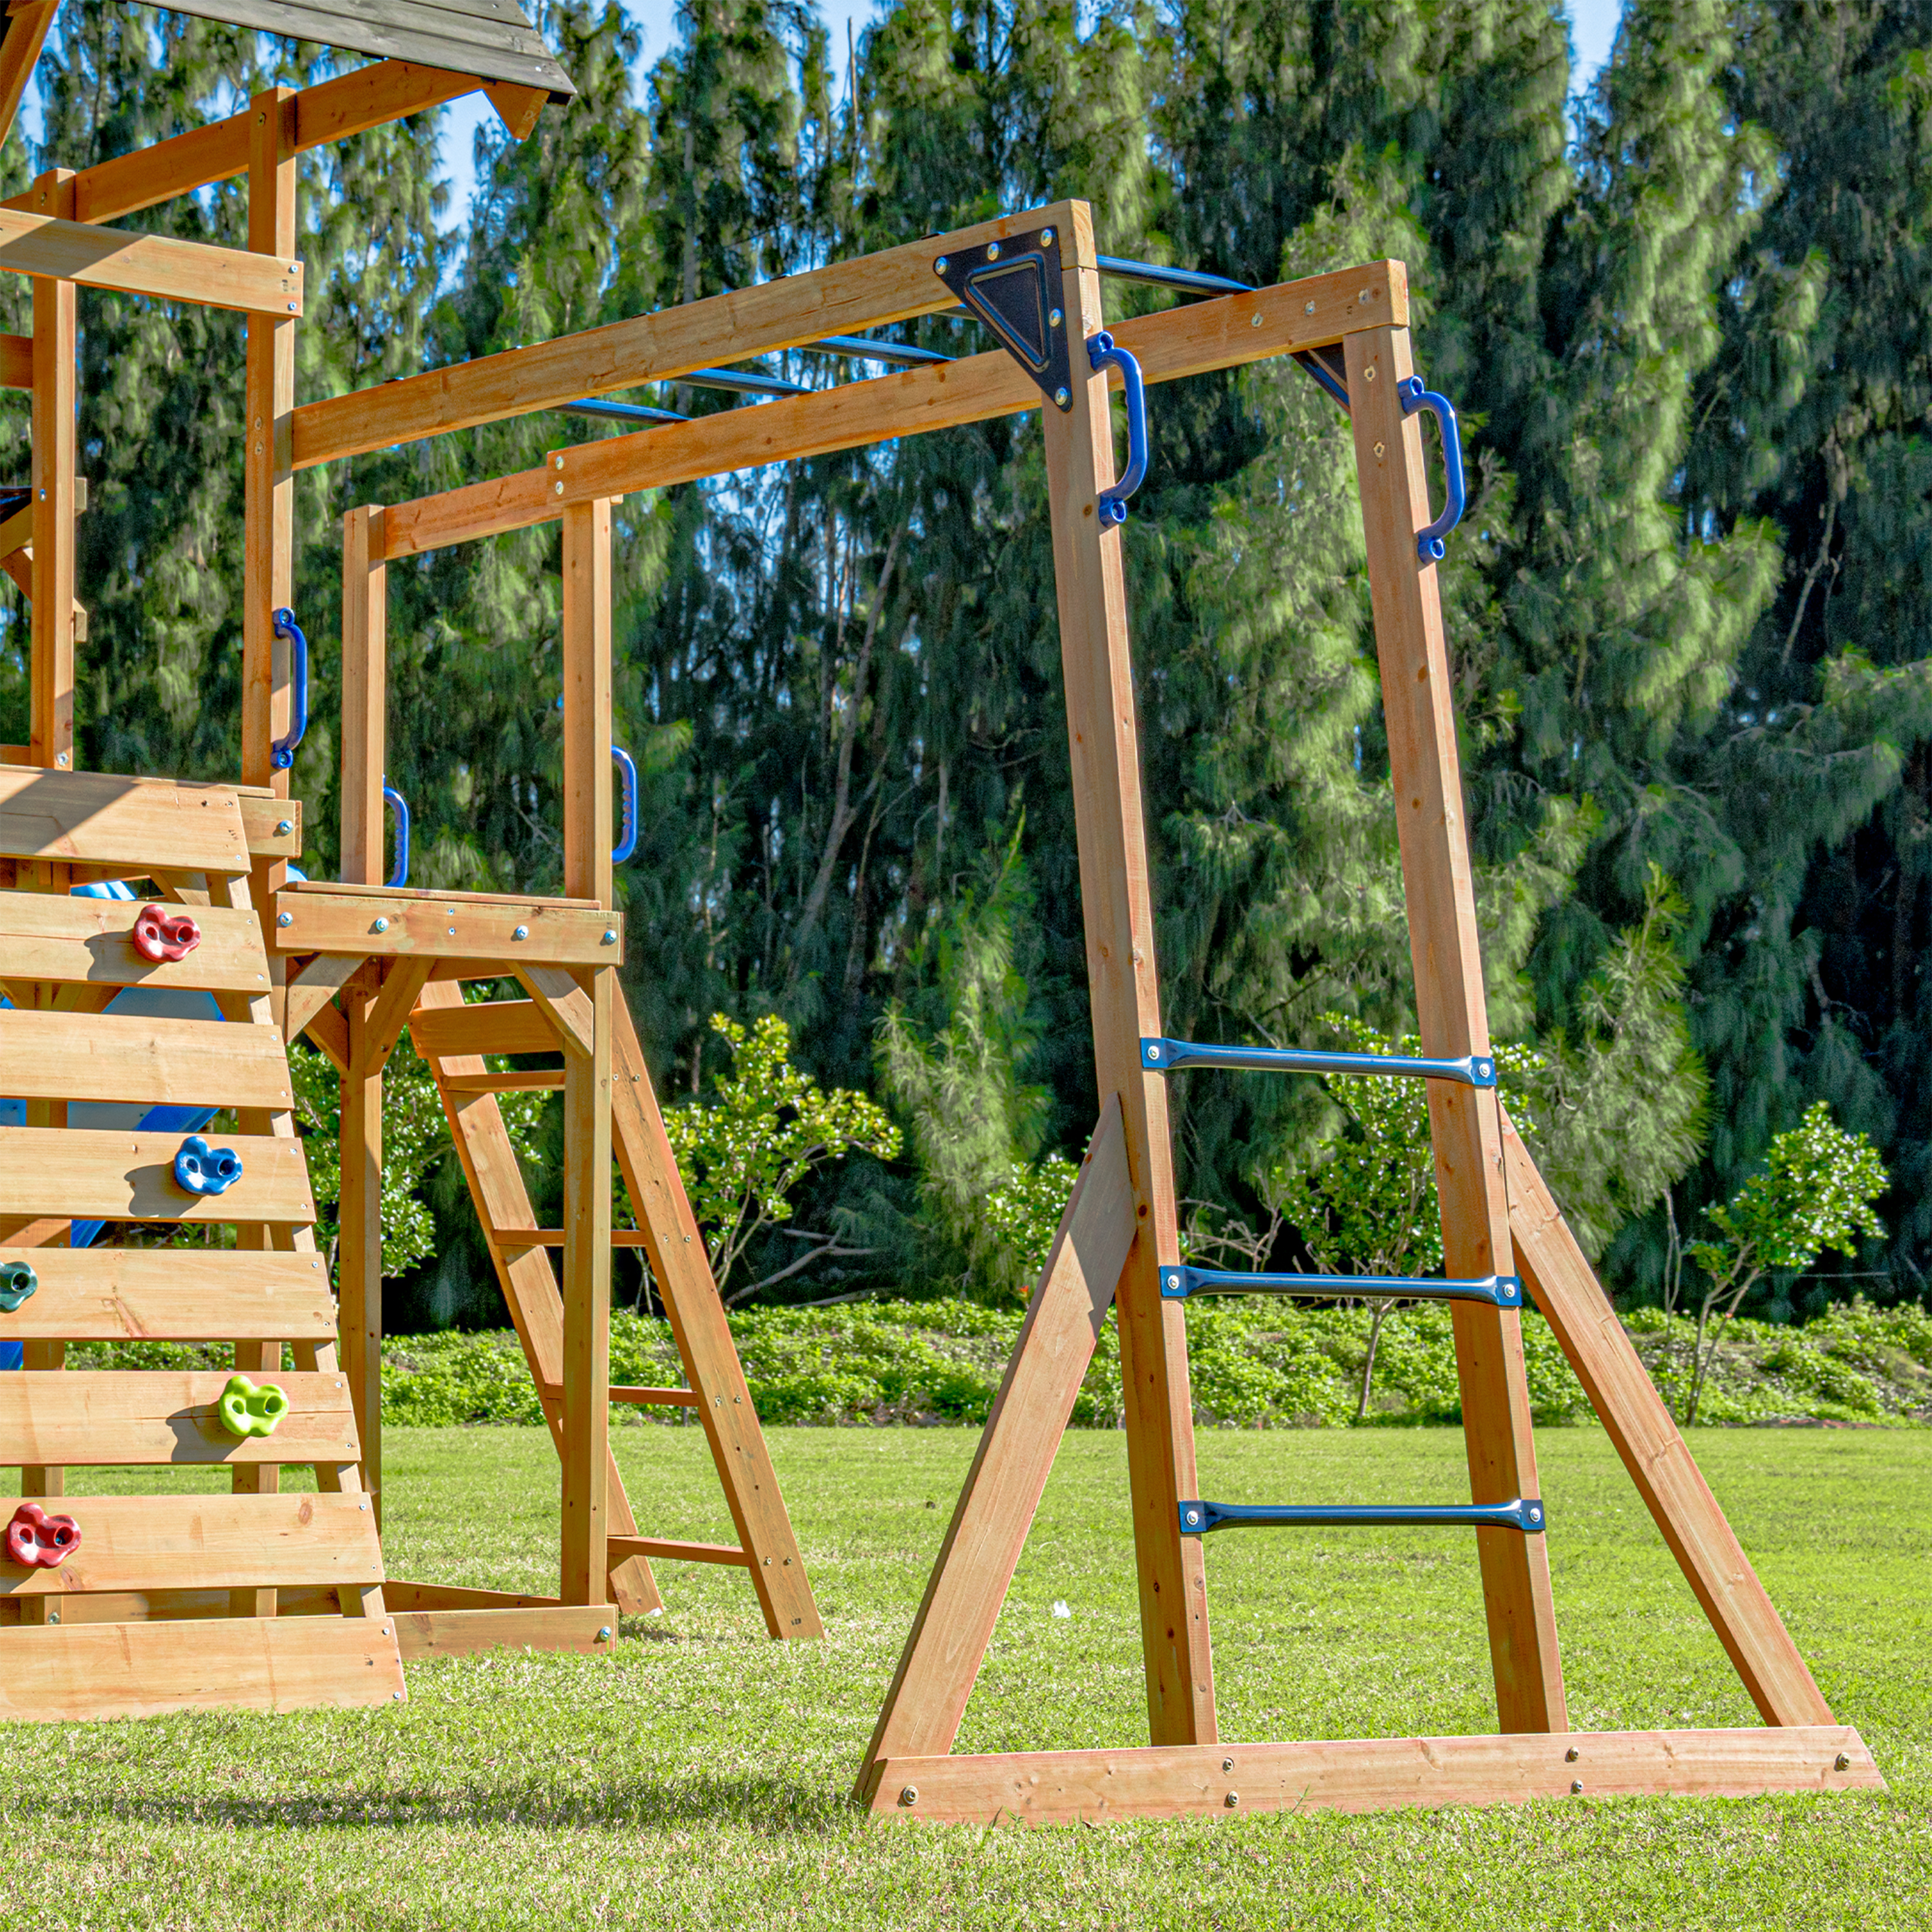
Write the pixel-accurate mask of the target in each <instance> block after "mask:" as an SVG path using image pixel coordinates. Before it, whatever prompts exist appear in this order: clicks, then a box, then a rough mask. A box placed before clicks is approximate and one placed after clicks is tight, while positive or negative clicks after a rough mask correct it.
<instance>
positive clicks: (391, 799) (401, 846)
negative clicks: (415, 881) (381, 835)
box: [383, 778, 410, 886]
mask: <svg viewBox="0 0 1932 1932" xmlns="http://www.w3.org/2000/svg"><path fill="white" fill-rule="evenodd" d="M383 802H384V803H385V804H386V805H394V806H395V808H396V869H395V871H393V872H392V873H391V874H389V878H388V879H387V880H386V881H385V883H387V884H389V885H392V886H406V885H407V884H408V883H409V882H410V807H409V801H408V800H407V799H405V798H404V796H403V795H402V793H401V792H399V791H398V790H397V789H396V788H395V786H394V785H392V784H390V783H389V781H388V779H386V778H385V779H384V780H383Z"/></svg>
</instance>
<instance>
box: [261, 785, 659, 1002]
mask: <svg viewBox="0 0 1932 1932" xmlns="http://www.w3.org/2000/svg"><path fill="white" fill-rule="evenodd" d="M376 790H377V800H378V802H380V799H381V796H382V788H381V786H380V784H378V785H377V788H376ZM374 823H376V825H377V826H378V828H380V826H381V823H382V820H381V816H380V814H377V816H376V817H375V820H374ZM275 912H276V916H277V918H278V919H281V918H283V917H284V916H286V917H287V921H288V923H287V925H286V926H281V925H278V926H277V927H276V929H275V944H276V947H277V948H278V950H280V951H281V952H284V953H356V954H359V955H363V956H371V957H373V956H378V955H380V956H384V957H389V956H398V955H402V956H407V955H410V954H417V953H420V954H422V955H425V956H428V957H430V958H433V959H497V960H502V961H505V962H511V961H521V960H525V959H528V960H532V961H535V962H540V963H541V964H543V965H552V966H556V965H563V966H593V967H594V966H614V965H619V964H621V963H622V959H623V950H624V948H623V932H624V922H623V918H622V914H620V913H607V912H604V911H603V910H600V909H598V908H597V907H590V908H588V909H580V908H578V907H571V906H559V905H557V904H555V903H554V902H551V901H544V900H541V899H518V898H502V897H496V898H488V899H487V900H485V901H484V902H483V903H481V904H477V903H475V902H474V901H470V900H468V899H466V898H458V897H457V896H456V895H453V894H444V895H440V896H439V895H434V894H428V893H425V894H422V895H414V894H411V895H407V896H405V895H404V894H403V893H401V892H367V891H358V890H356V889H354V888H353V887H346V886H336V887H323V888H320V889H317V888H316V887H314V886H309V885H305V884H303V883H300V882H298V883H296V884H295V885H293V886H287V887H285V888H284V889H283V890H282V891H281V892H278V893H277V894H276V895H275ZM378 919H383V920H385V921H386V922H387V924H386V929H385V930H384V931H383V932H377V930H376V922H377V920H378ZM519 928H521V929H523V938H521V939H518V938H516V937H515V935H516V933H517V929H519ZM606 932H616V935H617V938H616V941H615V942H614V943H613V944H610V945H608V946H607V945H605V944H604V934H605V933H606ZM499 970H506V969H499Z"/></svg>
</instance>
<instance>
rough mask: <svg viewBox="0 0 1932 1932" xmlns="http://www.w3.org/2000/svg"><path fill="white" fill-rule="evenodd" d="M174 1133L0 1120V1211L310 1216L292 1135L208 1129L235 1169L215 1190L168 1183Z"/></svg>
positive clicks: (198, 1219)
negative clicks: (222, 1189)
mask: <svg viewBox="0 0 1932 1932" xmlns="http://www.w3.org/2000/svg"><path fill="white" fill-rule="evenodd" d="M182 1139H184V1136H181V1135H180V1134H178V1133H176V1134H142V1133H109V1132H106V1131H104V1130H95V1129H92V1128H83V1127H0V1214H23V1215H27V1216H39V1215H43V1214H51V1215H65V1216H71V1217H73V1218H74V1219H75V1220H89V1221H190V1222H193V1223H196V1225H197V1226H199V1225H200V1224H202V1223H207V1222H215V1223H226V1222H241V1221H289V1222H301V1223H308V1222H311V1221H313V1220H314V1219H315V1201H314V1193H313V1192H312V1190H311V1188H310V1187H309V1184H308V1168H307V1166H305V1164H304V1162H303V1160H302V1143H301V1142H299V1141H293V1140H286V1141H285V1140H277V1139H272V1138H270V1137H268V1136H252V1135H248V1134H217V1136H215V1137H214V1140H213V1141H211V1142H210V1143H209V1145H211V1146H220V1147H225V1148H233V1149H234V1151H236V1154H239V1155H240V1156H241V1157H242V1176H241V1178H240V1179H239V1180H238V1181H236V1182H235V1183H234V1184H233V1185H232V1186H231V1187H229V1190H228V1191H227V1192H226V1193H225V1194H214V1195H193V1194H189V1193H186V1192H185V1191H184V1190H182V1189H181V1187H178V1185H177V1184H175V1174H174V1165H175V1155H176V1154H178V1153H179V1152H180V1151H181V1142H182Z"/></svg>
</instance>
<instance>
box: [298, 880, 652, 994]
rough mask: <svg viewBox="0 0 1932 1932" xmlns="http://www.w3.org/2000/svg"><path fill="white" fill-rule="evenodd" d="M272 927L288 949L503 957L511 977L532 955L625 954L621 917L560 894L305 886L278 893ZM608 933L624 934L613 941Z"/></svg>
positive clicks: (554, 962) (554, 959)
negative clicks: (560, 898)
mask: <svg viewBox="0 0 1932 1932" xmlns="http://www.w3.org/2000/svg"><path fill="white" fill-rule="evenodd" d="M378 926H380V928H381V930H380V931H378V930H377V928H378ZM272 932H273V933H274V935H275V947H276V950H278V952H282V953H356V954H359V955H362V956H366V957H374V956H377V955H378V954H381V955H390V954H398V955H402V956H422V955H425V954H428V955H429V956H431V957H434V958H443V959H501V960H502V962H503V964H502V966H501V967H500V968H499V969H498V970H499V971H500V972H501V973H502V974H505V975H508V974H510V973H511V972H512V971H514V969H515V967H516V966H517V965H520V964H523V963H524V962H529V961H535V962H539V963H541V964H542V965H549V966H614V965H621V964H622V960H623V956H624V944H623V937H624V922H623V920H622V917H621V916H619V915H618V914H616V913H606V912H604V911H603V910H601V908H599V907H594V906H593V907H587V908H583V909H580V908H578V907H571V906H561V905H559V904H557V903H556V901H555V900H553V899H550V900H546V899H519V898H503V897H484V898H481V899H477V898H469V897H467V896H465V895H458V894H457V893H454V892H450V893H443V894H437V893H430V892H423V893H416V892H407V893H405V892H400V891H398V892H384V891H379V890H376V889H372V888H371V887H369V886H335V885H326V884H323V883H320V882H313V883H308V884H300V883H299V884H296V885H293V886H288V887H287V888H286V889H284V890H283V891H281V892H278V893H277V894H276V895H275V926H274V927H273V928H272ZM607 932H614V933H615V934H616V938H615V939H614V940H613V941H610V943H608V944H606V942H605V941H604V935H605V934H606V933H607Z"/></svg>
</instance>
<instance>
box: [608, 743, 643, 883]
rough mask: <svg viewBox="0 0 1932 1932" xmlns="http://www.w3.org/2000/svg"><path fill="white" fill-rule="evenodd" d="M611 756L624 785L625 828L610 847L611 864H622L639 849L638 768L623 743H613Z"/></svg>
mask: <svg viewBox="0 0 1932 1932" xmlns="http://www.w3.org/2000/svg"><path fill="white" fill-rule="evenodd" d="M610 756H611V758H612V759H613V761H614V762H615V763H616V767H617V775H618V777H619V778H621V779H622V781H623V785H624V829H623V830H622V831H621V832H619V834H618V835H617V842H616V844H615V845H613V846H612V847H611V848H610V862H611V864H612V865H622V863H623V862H624V861H625V859H628V858H629V856H631V853H633V852H634V851H635V850H637V766H636V765H635V764H634V763H632V761H631V754H630V753H629V752H628V751H625V748H623V746H622V745H612V746H611V747H610Z"/></svg>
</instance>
